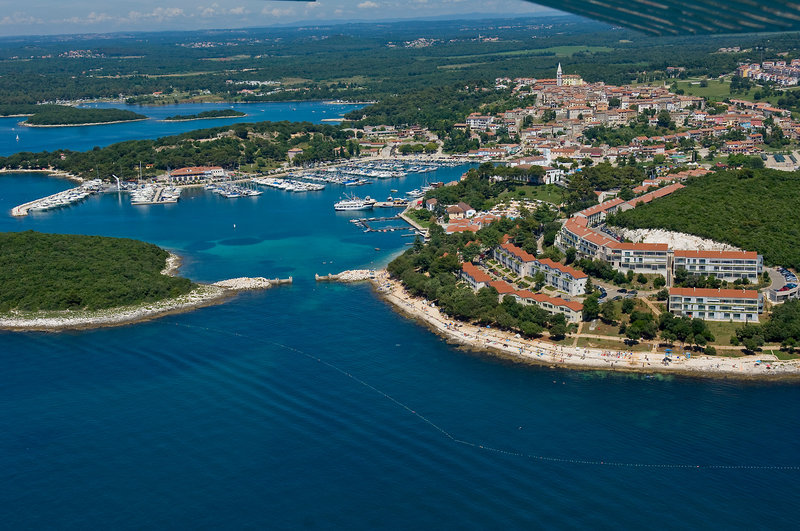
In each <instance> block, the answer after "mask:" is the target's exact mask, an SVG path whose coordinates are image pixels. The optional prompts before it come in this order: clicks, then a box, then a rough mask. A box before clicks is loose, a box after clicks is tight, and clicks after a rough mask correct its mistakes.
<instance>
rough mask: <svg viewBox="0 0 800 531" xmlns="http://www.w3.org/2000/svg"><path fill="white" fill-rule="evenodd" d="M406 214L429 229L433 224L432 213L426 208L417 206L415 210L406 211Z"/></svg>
mask: <svg viewBox="0 0 800 531" xmlns="http://www.w3.org/2000/svg"><path fill="white" fill-rule="evenodd" d="M406 215H407V216H408V217H410V218H411V219H413V220H414V221H415V222H417V223H419V224H420V225H421V226H423V227H425V228H426V229H429V228H430V227H431V225H432V223H431V217H432V215H431V213H430V212H428V211H427V210H425V209H424V208H417V209H414V210H409V211H408V212H406Z"/></svg>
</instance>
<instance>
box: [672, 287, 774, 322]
mask: <svg viewBox="0 0 800 531" xmlns="http://www.w3.org/2000/svg"><path fill="white" fill-rule="evenodd" d="M762 309H763V306H762V298H761V295H760V294H759V293H758V291H756V290H745V289H701V288H670V290H669V311H670V312H672V313H674V314H675V315H687V316H689V317H697V318H700V319H706V320H709V321H734V322H752V323H758V314H759V313H761V311H762Z"/></svg>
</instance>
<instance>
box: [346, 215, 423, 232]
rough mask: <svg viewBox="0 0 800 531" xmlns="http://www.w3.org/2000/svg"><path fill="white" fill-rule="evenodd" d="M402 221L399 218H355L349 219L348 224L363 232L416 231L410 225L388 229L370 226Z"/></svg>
mask: <svg viewBox="0 0 800 531" xmlns="http://www.w3.org/2000/svg"><path fill="white" fill-rule="evenodd" d="M400 219H403V218H401V217H400V216H383V217H376V218H356V219H351V220H350V223H352V224H353V225H355V226H356V227H358V228H361V229H364V232H395V231H398V230H406V231H416V230H417V229H416V228H414V227H413V226H410V225H400V226H390V227H380V228H374V227H372V226H370V223H378V222H383V221H394V220H400Z"/></svg>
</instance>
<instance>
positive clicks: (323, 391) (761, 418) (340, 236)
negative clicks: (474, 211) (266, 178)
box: [0, 169, 800, 529]
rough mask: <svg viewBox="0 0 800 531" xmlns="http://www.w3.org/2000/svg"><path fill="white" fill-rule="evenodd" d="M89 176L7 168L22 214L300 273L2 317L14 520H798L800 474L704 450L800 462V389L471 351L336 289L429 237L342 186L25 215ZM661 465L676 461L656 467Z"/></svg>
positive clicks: (1, 473)
mask: <svg viewBox="0 0 800 531" xmlns="http://www.w3.org/2000/svg"><path fill="white" fill-rule="evenodd" d="M460 171H462V170H459V169H447V170H442V171H441V173H440V174H438V175H437V174H434V175H430V174H429V176H428V178H429V179H431V180H449V179H450V178H453V177H455V176H457V175H458V174H459V173H460ZM423 179H424V177H423V176H409V177H407V178H406V179H405V180H403V181H397V180H391V181H385V182H379V183H377V184H375V185H372V186H371V187H367V188H362V189H359V190H358V192H359V193H362V194H364V193H369V194H370V195H373V196H374V197H378V198H383V197H384V196H385V195H388V189H389V188H398V189H400V190H406V189H410V188H415V187H417V186H419V184H420V183H421V182H422V180H423ZM68 186H69V184H68V183H66V182H64V181H58V180H53V179H48V178H44V177H41V176H36V175H18V176H4V177H1V178H0V213H2V214H0V230H3V231H8V230H27V229H35V230H41V231H57V232H68V233H88V234H104V235H111V236H126V237H136V238H140V239H144V240H148V241H152V242H154V243H157V244H159V245H163V246H165V247H168V248H170V249H173V250H175V251H177V252H179V253H181V254H182V255H184V256H185V258H186V261H185V264H184V267H183V270H182V272H183V273H184V274H186V275H188V276H190V277H191V278H193V279H196V280H202V281H212V280H218V279H221V278H227V277H233V276H239V275H256V274H259V275H266V276H274V275H279V276H286V275H290V274H291V275H293V276H294V277H295V284H294V285H293V286H287V287H280V288H275V289H272V290H269V291H266V292H263V293H250V294H244V295H240V296H238V297H236V298H235V299H234V300H232V301H231V302H229V303H227V304H224V305H221V306H216V307H210V308H204V309H201V310H198V311H195V312H192V313H188V314H182V315H177V316H170V317H166V318H163V319H159V320H155V321H151V322H148V323H143V324H139V325H135V326H126V327H120V328H113V329H101V330H95V331H84V332H65V333H58V334H47V333H29V334H13V333H3V332H0V367H2V373H0V500H3V503H2V506H3V513H4V519H3V527H8V528H10V529H39V528H42V529H44V528H47V529H52V528H63V529H86V528H97V527H114V528H122V529H142V528H155V527H159V528H160V527H182V528H198V529H212V528H214V529H218V528H246V527H251V528H270V529H295V528H298V527H306V528H312V529H314V528H319V529H329V528H340V529H342V528H343V529H375V528H385V529H428V528H442V529H508V528H513V529H530V528H537V527H548V528H550V527H567V526H569V527H579V526H580V527H596V528H619V527H623V528H643V527H651V526H654V525H657V526H658V527H663V528H676V529H677V528H681V529H683V528H686V527H687V526H691V527H712V526H713V527H731V528H753V527H767V528H778V529H780V528H787V529H788V528H794V527H795V526H796V519H797V514H798V510H800V502H798V501H797V497H796V496H795V495H794V494H793V492H794V489H795V488H796V485H797V481H798V479H800V472H798V470H795V469H763V468H753V469H741V468H733V469H728V468H714V469H709V468H696V467H695V466H696V465H721V466H740V465H748V466H749V465H756V466H787V465H788V466H795V467H796V466H798V465H800V460H799V459H798V457H797V448H796V446H797V444H798V436H800V417H799V416H798V415H797V414H796V413H795V412H794V405H795V404H797V402H798V400H800V391H799V390H798V387H797V386H789V385H759V384H747V383H737V382H725V381H698V380H691V379H682V378H668V379H662V378H653V379H646V378H644V377H640V376H635V375H615V374H598V373H584V372H567V371H560V370H552V369H547V368H537V367H525V366H520V365H515V364H512V363H509V362H505V361H500V360H497V359H493V358H490V357H485V356H482V355H478V354H474V353H466V352H462V351H459V350H457V349H454V348H451V347H450V346H448V345H447V344H446V343H445V342H443V341H442V340H441V339H439V338H438V337H436V336H434V335H432V334H430V333H429V332H428V331H427V329H425V328H423V327H421V326H418V325H417V324H415V323H414V322H412V321H409V320H406V319H404V318H401V317H399V316H398V315H396V314H395V313H394V312H393V311H392V310H391V308H390V307H388V306H387V305H386V304H385V303H383V302H382V301H380V300H379V299H378V298H376V297H375V296H374V294H373V293H372V291H371V290H370V289H369V287H367V286H364V285H358V286H343V285H336V284H316V283H315V282H314V280H313V274H314V273H315V272H318V273H326V272H337V271H339V270H342V269H347V268H352V267H360V266H369V265H374V264H379V263H382V262H383V261H385V260H386V259H387V258H388V257H389V256H391V255H392V254H393V253H395V252H397V251H399V250H401V249H402V248H403V246H404V243H405V242H407V241H408V239H405V238H401V237H400V235H399V234H398V233H393V234H383V233H380V234H364V233H362V232H360V231H359V230H358V229H356V228H355V227H353V226H352V224H351V223H349V222H348V219H349V218H350V217H351V215H342V214H336V213H335V212H334V211H333V210H332V208H331V205H332V203H333V201H335V200H336V199H338V197H339V195H340V194H341V192H342V191H343V189H340V188H339V189H337V188H330V189H328V190H325V191H324V192H320V193H317V194H309V195H307V196H301V195H299V194H288V193H285V192H281V191H276V190H266V191H265V193H264V194H263V195H262V196H260V197H258V198H254V199H238V200H225V199H222V198H219V197H218V196H214V195H211V194H207V193H205V192H202V191H196V192H192V193H190V194H189V195H187V196H185V197H183V198H182V199H181V201H180V203H178V204H177V205H167V206H160V207H159V206H151V207H133V206H130V205H129V204H128V203H127V201H126V200H124V199H120V198H119V197H117V196H115V195H113V194H111V195H106V196H102V197H94V198H91V199H89V200H88V201H86V202H85V203H83V204H82V205H79V206H77V207H74V208H70V209H65V210H61V211H56V212H52V213H46V214H37V215H32V216H30V217H27V218H22V219H12V218H11V217H10V216H9V215H8V211H9V210H10V208H11V207H12V206H13V205H15V204H18V203H21V202H24V201H27V200H30V199H32V198H34V197H38V196H41V195H45V194H47V193H52V192H55V191H57V190H58V189H62V188H65V187H68ZM234 224H236V228H234V227H233V225H234ZM376 247H378V248H380V249H381V250H380V251H375V248H376ZM496 450H502V452H499V451H496ZM539 457H546V458H548V459H547V460H542V459H539ZM550 458H553V459H556V461H553V460H550ZM586 460H588V461H592V462H593V464H585V463H580V462H579V461H586ZM601 462H602V463H601ZM610 463H614V464H610ZM620 463H621V464H620ZM652 464H663V465H669V466H664V467H662V466H658V467H650V466H641V465H652ZM676 465H677V466H678V467H675V466H676Z"/></svg>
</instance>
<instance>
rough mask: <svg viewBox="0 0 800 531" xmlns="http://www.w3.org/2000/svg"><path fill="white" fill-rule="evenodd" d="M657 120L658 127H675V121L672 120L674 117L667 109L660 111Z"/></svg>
mask: <svg viewBox="0 0 800 531" xmlns="http://www.w3.org/2000/svg"><path fill="white" fill-rule="evenodd" d="M657 120H658V121H657V122H656V125H658V127H663V128H665V129H674V128H675V122H673V121H672V117H671V116H670V115H669V111H667V110H664V111H659V113H658V116H657Z"/></svg>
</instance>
